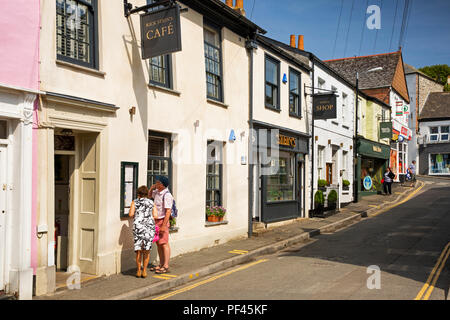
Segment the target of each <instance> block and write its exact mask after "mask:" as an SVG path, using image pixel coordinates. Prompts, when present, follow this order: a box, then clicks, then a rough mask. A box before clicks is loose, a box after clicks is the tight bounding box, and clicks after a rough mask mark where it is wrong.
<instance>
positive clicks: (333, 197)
mask: <svg viewBox="0 0 450 320" xmlns="http://www.w3.org/2000/svg"><path fill="white" fill-rule="evenodd" d="M337 198H338V195H337V192H336V190H331V191H330V193H329V194H328V203H329V204H330V203H336V202H337Z"/></svg>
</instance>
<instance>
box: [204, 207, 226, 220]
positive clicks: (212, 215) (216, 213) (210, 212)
mask: <svg viewBox="0 0 450 320" xmlns="http://www.w3.org/2000/svg"><path fill="white" fill-rule="evenodd" d="M226 212H227V210H226V209H225V208H224V207H222V206H214V207H210V206H208V207H206V216H207V218H208V222H220V221H222V220H223V217H224V216H225V213H226Z"/></svg>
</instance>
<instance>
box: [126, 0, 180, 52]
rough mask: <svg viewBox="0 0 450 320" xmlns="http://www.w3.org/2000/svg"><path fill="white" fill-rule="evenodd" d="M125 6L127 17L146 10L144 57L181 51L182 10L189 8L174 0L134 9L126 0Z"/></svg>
mask: <svg viewBox="0 0 450 320" xmlns="http://www.w3.org/2000/svg"><path fill="white" fill-rule="evenodd" d="M123 7H124V16H125V18H127V19H128V17H129V16H130V15H131V14H134V13H138V12H141V11H143V12H145V13H144V14H142V15H141V47H142V59H149V58H152V57H158V56H161V55H165V54H168V53H172V52H177V51H181V27H180V12H184V11H187V10H188V9H187V8H186V9H180V6H179V5H178V4H176V3H175V1H174V0H165V1H164V0H161V1H157V2H154V3H151V4H147V5H145V6H142V7H138V8H134V9H133V5H132V4H131V3H129V2H128V0H124V1H123ZM149 10H150V12H149Z"/></svg>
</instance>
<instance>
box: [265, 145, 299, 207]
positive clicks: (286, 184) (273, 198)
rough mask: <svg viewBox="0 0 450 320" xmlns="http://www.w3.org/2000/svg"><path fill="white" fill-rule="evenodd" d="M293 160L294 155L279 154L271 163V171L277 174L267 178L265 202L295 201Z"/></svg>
mask: <svg viewBox="0 0 450 320" xmlns="http://www.w3.org/2000/svg"><path fill="white" fill-rule="evenodd" d="M294 160H295V157H294V154H291V153H287V152H280V155H279V158H278V159H273V160H272V161H271V163H270V166H271V167H272V169H271V170H273V171H272V172H277V173H276V174H273V175H270V176H268V177H267V190H266V192H267V194H266V197H267V202H277V201H292V200H295V175H294V172H295V170H294V164H295V161H294Z"/></svg>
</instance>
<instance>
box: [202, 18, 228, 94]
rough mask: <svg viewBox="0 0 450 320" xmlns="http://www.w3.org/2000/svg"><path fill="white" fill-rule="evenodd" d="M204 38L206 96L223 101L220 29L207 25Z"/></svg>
mask: <svg viewBox="0 0 450 320" xmlns="http://www.w3.org/2000/svg"><path fill="white" fill-rule="evenodd" d="M203 39H204V51H205V67H206V96H207V97H208V98H209V99H213V100H217V101H223V97H222V96H223V94H222V48H221V45H220V43H221V39H220V29H217V28H214V27H211V26H210V25H205V27H204V29H203Z"/></svg>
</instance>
